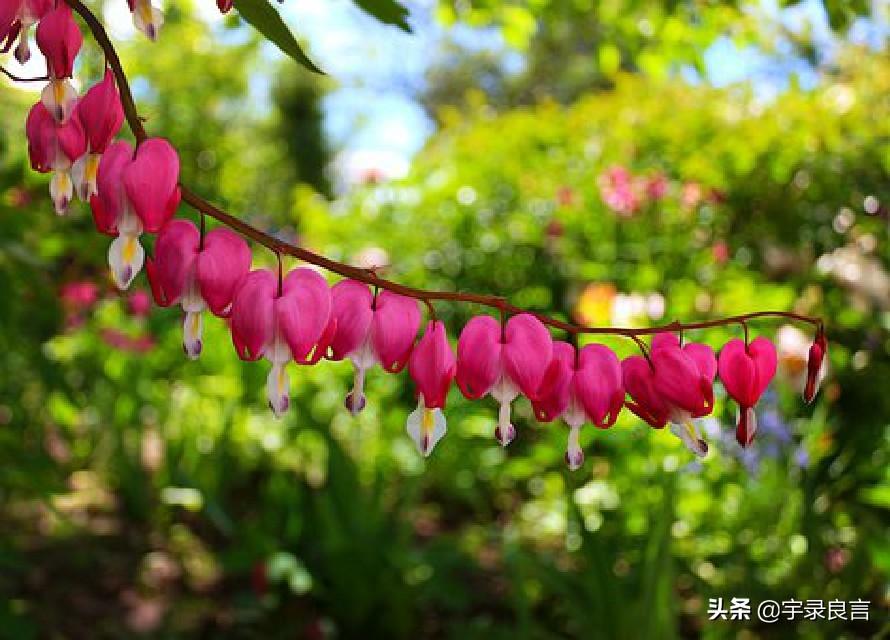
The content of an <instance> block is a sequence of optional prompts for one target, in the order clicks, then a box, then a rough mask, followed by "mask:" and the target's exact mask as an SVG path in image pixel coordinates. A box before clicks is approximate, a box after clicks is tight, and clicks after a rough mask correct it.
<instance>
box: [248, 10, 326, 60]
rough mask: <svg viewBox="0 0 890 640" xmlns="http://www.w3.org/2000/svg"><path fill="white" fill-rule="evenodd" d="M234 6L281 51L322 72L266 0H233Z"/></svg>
mask: <svg viewBox="0 0 890 640" xmlns="http://www.w3.org/2000/svg"><path fill="white" fill-rule="evenodd" d="M235 7H236V8H237V9H238V13H240V14H241V17H242V18H244V20H245V21H247V22H248V23H249V24H250V25H251V26H252V27H253V28H254V29H256V30H257V31H259V32H260V33H262V34H263V35H264V36H266V38H267V39H268V40H270V41H271V42H273V43H274V44H275V45H276V46H277V47H278V48H279V49H281V51H283V52H284V53H286V54H287V55H288V56H290V57H291V58H293V59H294V60H296V61H297V62H299V63H300V64H301V65H303V66H304V67H306V68H307V69H309V70H310V71H314V72H315V73H320V74H324V71H322V70H321V69H319V68H318V67H317V66H315V63H314V62H312V60H310V59H309V56H307V55H306V54H305V53H304V52H303V49H302V47H300V43H299V42H297V39H296V38H294V34H292V33H291V32H290V29H288V28H287V25H286V24H284V21H283V20H282V19H281V16H280V15H279V13H278V11H277V10H276V9H275V8H274V7H273V6H272V5H270V4H269V3H268V2H266V0H235Z"/></svg>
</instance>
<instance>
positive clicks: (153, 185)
mask: <svg viewBox="0 0 890 640" xmlns="http://www.w3.org/2000/svg"><path fill="white" fill-rule="evenodd" d="M178 181H179V157H178V156H177V154H176V151H175V150H174V149H173V147H172V146H171V145H170V143H169V142H167V141H166V140H164V139H162V138H149V139H148V140H146V141H145V142H143V143H142V144H141V145H139V148H138V149H137V150H136V152H135V153H134V152H133V148H132V147H131V146H130V145H129V144H128V143H126V142H124V141H118V142H115V143H113V144H111V145H109V147H108V149H107V150H106V151H105V153H104V154H102V159H101V161H100V162H99V173H98V175H97V178H96V194H94V195H93V196H92V197H91V198H90V207H91V208H92V210H93V219H94V220H95V222H96V227H97V228H98V229H99V231H101V232H103V233H107V234H109V235H112V236H116V237H115V239H114V240H113V241H112V243H111V246H110V247H109V249H108V263H109V265H110V266H111V273H112V276H113V277H114V281H115V284H117V286H118V288H120V289H126V288H128V287H129V286H130V283H131V282H132V281H133V278H135V277H136V274H138V273H139V271H140V270H141V269H142V265H143V262H144V261H145V251H144V250H143V248H142V245H141V244H140V242H139V237H140V236H141V235H142V233H143V232H146V231H147V232H149V233H157V232H158V231H160V229H161V227H163V226H164V224H165V223H166V222H167V221H168V220H169V219H170V218H172V217H173V214H174V213H175V211H176V208H177V207H178V206H179V198H180V194H179V186H178V184H177V183H178Z"/></svg>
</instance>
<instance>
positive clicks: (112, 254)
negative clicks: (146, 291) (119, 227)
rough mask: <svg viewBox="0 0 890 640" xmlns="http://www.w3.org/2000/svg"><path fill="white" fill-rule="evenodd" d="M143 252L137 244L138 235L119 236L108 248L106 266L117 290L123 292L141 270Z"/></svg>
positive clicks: (143, 259)
mask: <svg viewBox="0 0 890 640" xmlns="http://www.w3.org/2000/svg"><path fill="white" fill-rule="evenodd" d="M144 262H145V250H144V249H143V248H142V245H141V244H139V235H138V234H136V235H130V234H121V235H119V236H118V237H117V238H115V239H114V240H113V241H112V242H111V246H110V247H108V264H109V265H110V266H111V275H112V277H113V278H114V283H115V284H116V285H117V287H118V289H121V290H124V289H127V288H128V287H129V286H130V283H131V282H133V278H135V277H136V274H138V273H139V272H140V271H141V270H142V264H143V263H144Z"/></svg>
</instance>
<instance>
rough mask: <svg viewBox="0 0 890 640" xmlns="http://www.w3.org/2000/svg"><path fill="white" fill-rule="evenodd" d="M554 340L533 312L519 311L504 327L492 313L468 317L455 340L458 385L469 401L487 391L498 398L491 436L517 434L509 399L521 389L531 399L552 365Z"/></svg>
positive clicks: (505, 441)
mask: <svg viewBox="0 0 890 640" xmlns="http://www.w3.org/2000/svg"><path fill="white" fill-rule="evenodd" d="M552 354H553V340H552V339H551V338H550V333H549V332H548V331H547V328H546V327H545V326H544V325H543V324H542V323H541V321H540V320H538V319H537V318H536V317H534V316H533V315H531V314H528V313H521V314H519V315H516V316H513V317H512V318H510V319H509V320H508V321H507V324H506V326H505V327H503V329H502V327H501V325H500V323H499V322H498V321H497V320H495V319H494V318H492V317H490V316H476V317H475V318H472V319H471V320H470V321H469V322H468V323H467V325H466V326H465V327H464V330H463V331H462V332H461V334H460V338H459V339H458V342H457V384H458V386H459V387H460V390H461V392H462V393H463V394H464V396H466V397H467V398H469V399H470V400H476V399H478V398H481V397H483V396H485V395H487V394H489V393H490V394H491V396H492V397H493V398H494V399H495V400H497V401H498V402H499V403H500V410H499V412H498V426H497V429H496V430H495V437H496V438H497V439H498V441H499V442H500V443H501V445H503V446H507V445H508V444H509V443H510V442H511V441H512V440H513V438H514V437H515V436H516V428H515V427H514V426H513V425H512V424H511V422H510V403H511V402H513V400H514V399H515V398H516V397H517V396H518V395H519V394H520V392H521V393H523V394H525V396H526V397H528V398H529V399H531V400H534V399H535V397H536V394H537V392H538V388H539V387H540V385H541V380H542V379H543V377H544V370H545V369H546V368H547V366H548V365H549V364H550V359H551V356H552Z"/></svg>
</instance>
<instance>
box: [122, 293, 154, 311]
mask: <svg viewBox="0 0 890 640" xmlns="http://www.w3.org/2000/svg"><path fill="white" fill-rule="evenodd" d="M127 312H128V313H129V314H130V315H132V316H136V317H137V318H144V317H146V316H148V314H150V313H151V296H149V295H148V292H147V291H146V290H145V289H137V290H136V291H134V292H133V293H132V294H131V295H130V296H128V297H127Z"/></svg>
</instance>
